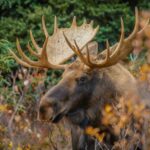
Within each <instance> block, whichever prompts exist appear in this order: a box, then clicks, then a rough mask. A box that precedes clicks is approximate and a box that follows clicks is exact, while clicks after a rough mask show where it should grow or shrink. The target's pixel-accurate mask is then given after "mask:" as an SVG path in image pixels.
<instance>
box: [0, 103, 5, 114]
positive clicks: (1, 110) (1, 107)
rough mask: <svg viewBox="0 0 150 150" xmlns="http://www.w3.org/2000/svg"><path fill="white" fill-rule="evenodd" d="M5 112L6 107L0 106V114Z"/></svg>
mask: <svg viewBox="0 0 150 150" xmlns="http://www.w3.org/2000/svg"><path fill="white" fill-rule="evenodd" d="M6 110H7V105H6V104H0V112H4V111H6Z"/></svg>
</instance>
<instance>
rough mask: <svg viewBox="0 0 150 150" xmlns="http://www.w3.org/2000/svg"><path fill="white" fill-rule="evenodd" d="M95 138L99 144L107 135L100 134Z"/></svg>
mask: <svg viewBox="0 0 150 150" xmlns="http://www.w3.org/2000/svg"><path fill="white" fill-rule="evenodd" d="M95 137H96V138H97V140H98V141H99V142H102V141H103V139H104V137H105V133H104V132H103V133H98V134H96V136H95Z"/></svg>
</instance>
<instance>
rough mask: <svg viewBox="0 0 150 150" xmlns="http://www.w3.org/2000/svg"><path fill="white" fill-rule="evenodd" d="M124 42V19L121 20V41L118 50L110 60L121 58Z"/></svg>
mask: <svg viewBox="0 0 150 150" xmlns="http://www.w3.org/2000/svg"><path fill="white" fill-rule="evenodd" d="M123 42H124V22H123V19H122V18H121V36H120V40H119V43H118V45H117V47H116V49H115V50H114V52H113V53H112V55H111V56H110V58H111V59H112V60H113V59H114V60H115V59H117V58H119V57H117V56H119V52H120V50H121V46H122V44H123Z"/></svg>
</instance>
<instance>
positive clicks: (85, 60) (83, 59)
mask: <svg viewBox="0 0 150 150" xmlns="http://www.w3.org/2000/svg"><path fill="white" fill-rule="evenodd" d="M74 44H75V46H76V52H77V56H79V58H80V59H81V60H82V62H83V63H85V64H86V65H87V66H91V65H90V63H89V62H88V61H87V59H86V58H85V57H84V55H83V54H82V53H81V51H82V49H80V48H79V46H78V44H77V42H76V40H74ZM87 44H88V43H87ZM85 46H86V45H85ZM83 48H84V47H83Z"/></svg>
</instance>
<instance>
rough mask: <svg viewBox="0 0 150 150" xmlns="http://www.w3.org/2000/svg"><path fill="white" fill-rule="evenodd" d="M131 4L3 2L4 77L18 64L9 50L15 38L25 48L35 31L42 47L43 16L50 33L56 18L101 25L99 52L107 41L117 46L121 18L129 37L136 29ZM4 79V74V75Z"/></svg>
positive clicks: (0, 50) (0, 55) (64, 23)
mask: <svg viewBox="0 0 150 150" xmlns="http://www.w3.org/2000/svg"><path fill="white" fill-rule="evenodd" d="M137 4H138V7H140V8H150V4H149V3H148V0H144V1H142V2H141V1H140V2H138V3H137ZM133 7H134V6H132V7H131V6H130V1H126V3H125V2H123V1H122V0H107V1H104V0H85V1H83V0H72V1H68V0H55V1H53V0H11V1H10V0H0V13H1V16H0V39H1V40H0V70H1V72H3V74H5V75H6V74H7V72H9V71H11V70H12V69H13V70H14V69H17V67H18V65H17V64H16V63H15V62H14V61H13V60H12V59H8V58H10V55H9V51H8V48H12V49H13V50H14V51H15V49H16V48H15V41H16V37H19V39H20V42H21V45H22V47H23V49H25V48H26V44H27V42H28V41H29V29H32V31H33V34H34V36H35V38H36V41H37V42H38V43H39V45H41V44H42V43H43V41H44V35H43V33H42V30H41V16H42V15H44V16H45V18H46V26H47V29H48V32H49V33H50V34H51V33H52V32H53V19H54V16H55V15H56V16H58V20H59V26H61V27H69V26H70V24H71V20H72V17H73V16H77V22H78V24H79V25H80V24H82V22H83V20H84V19H85V18H86V19H87V21H89V20H94V21H95V26H96V25H100V30H99V32H98V34H97V36H96V40H97V41H98V42H99V46H100V49H103V48H104V47H105V41H106V39H108V40H109V41H110V43H112V44H113V43H115V42H116V41H117V40H118V38H119V35H120V17H121V16H122V17H123V19H124V23H125V30H126V34H127V35H128V34H129V32H130V31H131V30H132V28H133V22H134V10H133V9H131V8H133ZM8 41H9V42H8ZM1 76H2V75H1Z"/></svg>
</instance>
